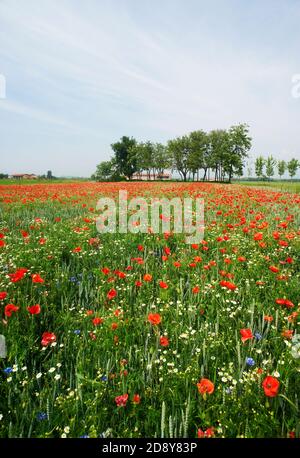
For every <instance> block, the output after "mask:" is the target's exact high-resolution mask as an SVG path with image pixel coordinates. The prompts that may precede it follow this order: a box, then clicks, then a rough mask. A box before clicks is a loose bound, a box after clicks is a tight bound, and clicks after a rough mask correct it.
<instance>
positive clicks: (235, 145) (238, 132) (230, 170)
mask: <svg viewBox="0 0 300 458" xmlns="http://www.w3.org/2000/svg"><path fill="white" fill-rule="evenodd" d="M251 141H252V139H251V137H250V136H249V127H248V126H247V124H239V125H237V126H232V127H230V129H229V132H228V149H227V151H226V154H225V155H224V160H225V162H224V164H223V168H224V171H225V172H226V173H227V174H228V181H229V183H230V182H231V178H232V176H233V174H234V173H237V172H239V173H240V172H241V170H242V169H243V165H244V160H245V158H246V157H248V151H249V150H250V148H251Z"/></svg>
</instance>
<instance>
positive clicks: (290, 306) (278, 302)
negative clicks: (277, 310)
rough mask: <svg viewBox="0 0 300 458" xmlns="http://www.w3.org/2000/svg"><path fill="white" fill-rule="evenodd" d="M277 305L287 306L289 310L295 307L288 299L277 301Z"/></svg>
mask: <svg viewBox="0 0 300 458" xmlns="http://www.w3.org/2000/svg"><path fill="white" fill-rule="evenodd" d="M276 304H279V305H285V306H286V307H287V308H288V309H290V308H293V307H295V304H293V302H291V301H289V300H288V299H276Z"/></svg>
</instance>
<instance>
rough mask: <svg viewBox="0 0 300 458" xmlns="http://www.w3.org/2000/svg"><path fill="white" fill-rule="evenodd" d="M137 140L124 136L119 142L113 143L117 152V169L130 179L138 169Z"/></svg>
mask: <svg viewBox="0 0 300 458" xmlns="http://www.w3.org/2000/svg"><path fill="white" fill-rule="evenodd" d="M135 146H136V140H135V139H134V138H129V137H126V136H123V137H122V138H121V140H120V141H119V142H116V143H113V144H112V145H111V148H112V150H113V151H114V153H115V157H114V159H115V164H116V171H117V172H118V173H119V174H120V175H124V176H125V177H127V178H128V179H130V178H131V177H132V175H133V174H134V172H136V171H137V170H138V168H137V159H136V157H135V148H134V147H135Z"/></svg>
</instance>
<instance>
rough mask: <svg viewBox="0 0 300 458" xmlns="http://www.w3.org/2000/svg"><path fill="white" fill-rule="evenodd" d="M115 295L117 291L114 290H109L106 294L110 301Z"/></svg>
mask: <svg viewBox="0 0 300 458" xmlns="http://www.w3.org/2000/svg"><path fill="white" fill-rule="evenodd" d="M116 295H117V291H116V290H115V289H113V288H112V289H110V290H109V291H108V293H107V299H109V300H111V299H113V298H114V297H116Z"/></svg>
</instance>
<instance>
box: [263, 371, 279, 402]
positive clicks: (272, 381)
mask: <svg viewBox="0 0 300 458" xmlns="http://www.w3.org/2000/svg"><path fill="white" fill-rule="evenodd" d="M279 386H280V383H279V381H278V380H277V378H275V377H272V376H271V375H268V376H267V377H266V378H265V379H264V381H263V382H262V387H263V389H264V392H265V395H266V396H268V397H269V398H274V397H275V396H277V394H278V390H279Z"/></svg>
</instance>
